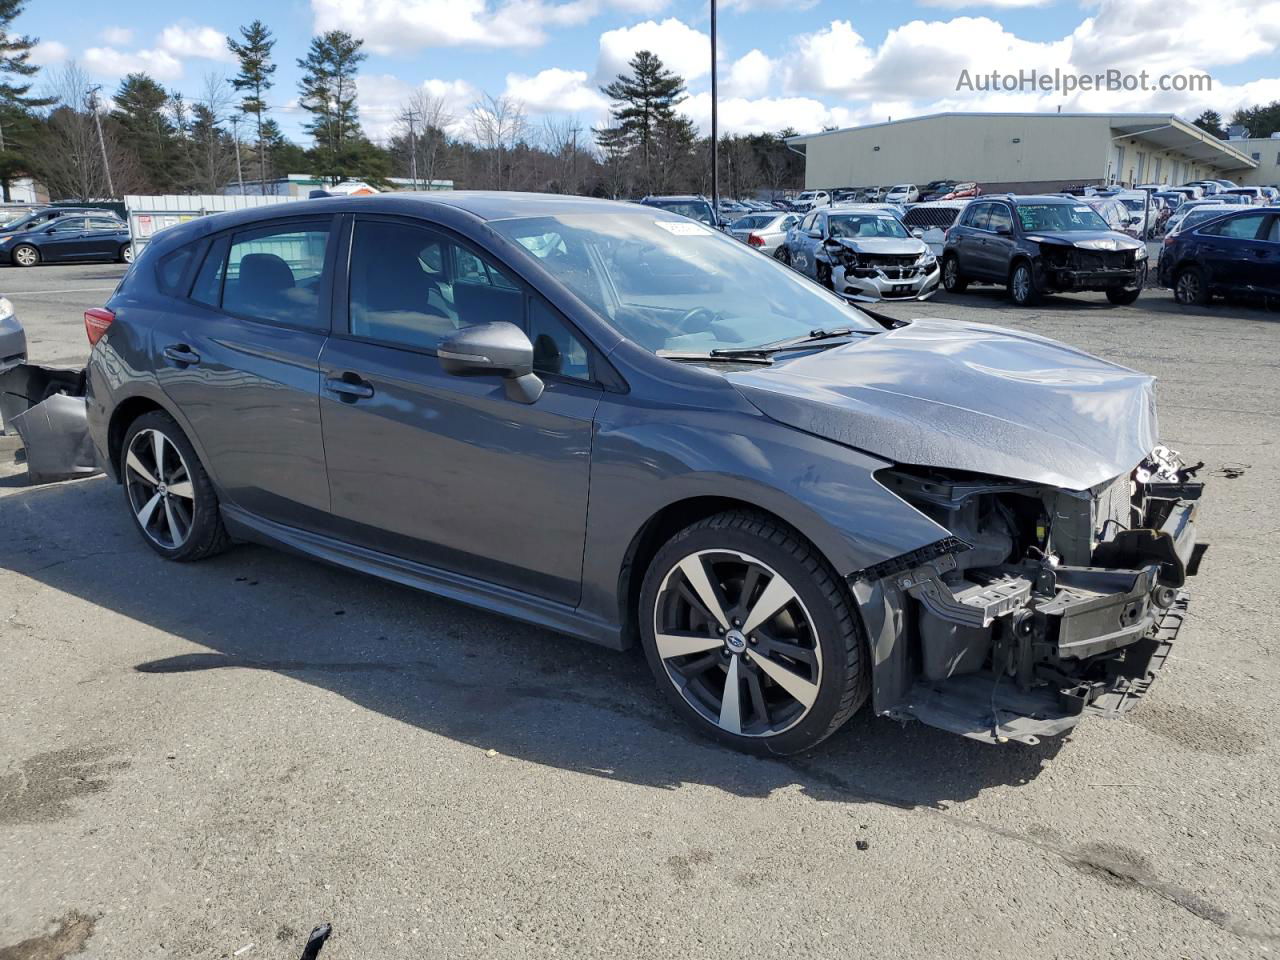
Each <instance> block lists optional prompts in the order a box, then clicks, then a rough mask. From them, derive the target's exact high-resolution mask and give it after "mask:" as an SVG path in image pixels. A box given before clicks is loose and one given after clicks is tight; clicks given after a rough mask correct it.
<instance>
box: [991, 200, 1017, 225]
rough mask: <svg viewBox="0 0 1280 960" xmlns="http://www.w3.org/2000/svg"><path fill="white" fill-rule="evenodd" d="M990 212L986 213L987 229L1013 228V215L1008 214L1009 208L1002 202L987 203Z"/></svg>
mask: <svg viewBox="0 0 1280 960" xmlns="http://www.w3.org/2000/svg"><path fill="white" fill-rule="evenodd" d="M988 206H989V207H990V213H989V214H988V215H987V229H989V230H992V231H996V230H999V229H1001V228H1004V229H1005V230H1006V231H1012V230H1013V217H1012V216H1010V215H1009V208H1008V207H1006V206H1005V205H1004V204H1003V203H992V204H988Z"/></svg>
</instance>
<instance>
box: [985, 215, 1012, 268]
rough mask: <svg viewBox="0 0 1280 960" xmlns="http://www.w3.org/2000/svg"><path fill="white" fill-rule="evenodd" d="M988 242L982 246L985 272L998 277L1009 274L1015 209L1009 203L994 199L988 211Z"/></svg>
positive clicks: (986, 237)
mask: <svg viewBox="0 0 1280 960" xmlns="http://www.w3.org/2000/svg"><path fill="white" fill-rule="evenodd" d="M984 239H985V240H986V243H985V244H983V246H982V259H983V272H984V273H985V274H986V275H987V276H989V277H994V278H996V279H1004V278H1007V277H1008V276H1009V263H1010V261H1011V260H1012V259H1013V248H1014V235H1013V211H1012V210H1011V209H1009V205H1008V204H1007V203H1001V202H1000V201H998V200H997V201H993V202H992V203H991V204H990V209H989V210H988V211H987V234H986V236H985V237H984Z"/></svg>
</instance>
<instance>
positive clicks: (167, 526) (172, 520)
mask: <svg viewBox="0 0 1280 960" xmlns="http://www.w3.org/2000/svg"><path fill="white" fill-rule="evenodd" d="M124 474H125V477H124V481H125V487H126V489H127V490H128V493H129V505H130V507H132V508H133V515H134V516H135V517H136V518H137V521H138V526H139V527H141V528H142V532H143V533H145V534H146V535H147V537H148V538H149V539H150V540H152V541H154V542H155V543H156V544H157V545H158V546H160V547H163V548H164V549H166V550H176V549H178V548H179V547H181V546H182V545H183V544H184V543H186V541H187V538H188V537H189V536H190V535H191V523H192V521H193V519H194V517H195V506H196V503H195V496H196V494H195V487H194V486H193V484H192V482H191V474H190V472H189V470H188V469H187V464H186V461H185V460H183V458H182V452H181V451H180V450H179V449H178V448H177V446H175V445H174V443H173V441H171V440H170V439H169V438H168V437H166V436H165V435H164V434H163V433H161V432H160V431H159V430H139V431H138V432H137V434H135V435H134V437H133V440H132V441H131V442H130V444H129V450H128V452H127V453H126V454H125V459H124Z"/></svg>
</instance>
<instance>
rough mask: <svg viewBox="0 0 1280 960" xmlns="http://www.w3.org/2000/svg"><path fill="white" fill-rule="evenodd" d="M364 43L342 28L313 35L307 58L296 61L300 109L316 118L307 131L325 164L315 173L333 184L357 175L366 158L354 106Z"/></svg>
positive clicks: (308, 125) (318, 162)
mask: <svg viewBox="0 0 1280 960" xmlns="http://www.w3.org/2000/svg"><path fill="white" fill-rule="evenodd" d="M363 45H364V41H363V40H358V39H356V38H355V37H353V36H351V34H349V33H347V32H346V31H344V30H330V31H329V32H328V33H325V34H323V35H321V36H318V37H313V38H312V39H311V46H310V48H309V49H308V51H307V55H306V57H304V58H302V59H300V60H299V61H298V68H299V69H300V70H302V79H301V80H299V81H298V91H299V92H300V93H301V94H302V98H301V103H302V108H303V109H304V110H306V111H307V112H308V113H310V114H311V118H312V119H311V121H310V123H308V124H307V125H306V130H307V132H308V133H310V134H311V136H312V137H313V138H314V139H315V151H314V152H315V156H316V160H317V164H318V166H319V167H320V168H321V169H319V170H317V171H316V172H317V173H319V174H320V175H321V176H324V177H328V178H330V179H332V180H333V181H334V182H337V181H338V180H341V179H343V178H344V177H351V176H355V175H356V172H355V169H354V167H355V166H357V165H359V162H360V160H361V159H362V158H367V151H365V150H364V148H363V146H362V144H361V142H362V141H364V134H363V133H362V132H361V130H360V116H359V112H358V110H357V109H356V75H357V73H358V72H359V69H360V64H361V62H362V61H364V60H365V59H366V58H367V57H368V54H366V53H364V52H363V51H362V50H361V49H360V48H361V47H362V46H363ZM364 142H365V143H367V141H364Z"/></svg>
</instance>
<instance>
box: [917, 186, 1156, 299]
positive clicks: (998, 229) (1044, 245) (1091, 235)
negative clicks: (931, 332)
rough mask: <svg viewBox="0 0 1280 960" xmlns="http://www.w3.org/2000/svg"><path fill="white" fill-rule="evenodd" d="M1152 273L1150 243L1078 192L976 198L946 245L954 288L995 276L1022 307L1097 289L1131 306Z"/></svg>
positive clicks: (949, 285) (946, 268)
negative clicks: (1114, 225) (1117, 227)
mask: <svg viewBox="0 0 1280 960" xmlns="http://www.w3.org/2000/svg"><path fill="white" fill-rule="evenodd" d="M1146 276H1147V246H1146V244H1145V243H1143V242H1142V241H1141V240H1137V239H1135V238H1133V237H1130V236H1126V235H1125V234H1123V233H1119V232H1117V231H1114V230H1112V229H1111V228H1110V227H1108V225H1107V223H1106V221H1105V220H1103V219H1102V217H1101V216H1099V215H1098V213H1097V211H1095V210H1094V209H1093V208H1092V207H1090V206H1089V205H1088V204H1087V203H1085V202H1084V201H1081V200H1078V199H1075V198H1073V197H1062V196H1043V197H1037V196H1013V195H1012V194H1010V195H1006V196H1000V197H990V198H988V197H983V198H982V199H981V200H975V201H974V202H972V203H970V204H969V206H968V207H966V208H965V210H964V213H962V214H961V215H960V217H959V218H958V219H957V220H956V222H955V225H954V226H952V227H951V228H950V229H949V230H948V231H947V235H946V242H945V244H944V247H943V251H942V284H943V286H944V287H945V288H946V290H947V292H948V293H963V292H964V290H965V288H966V287H968V285H969V284H970V283H997V284H1002V285H1004V286H1007V287H1008V289H1009V296H1010V298H1011V299H1012V300H1013V302H1014V303H1016V304H1018V305H1019V306H1030V305H1031V304H1033V303H1035V302H1036V301H1037V300H1039V299H1040V297H1041V296H1042V295H1043V294H1046V293H1081V292H1085V291H1091V290H1092V291H1101V292H1104V293H1105V294H1106V296H1107V299H1108V300H1109V301H1111V303H1113V304H1117V305H1127V304H1131V303H1133V302H1134V301H1136V300H1137V299H1138V296H1139V294H1141V292H1142V285H1143V283H1144V282H1145V280H1146Z"/></svg>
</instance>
